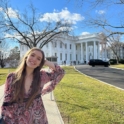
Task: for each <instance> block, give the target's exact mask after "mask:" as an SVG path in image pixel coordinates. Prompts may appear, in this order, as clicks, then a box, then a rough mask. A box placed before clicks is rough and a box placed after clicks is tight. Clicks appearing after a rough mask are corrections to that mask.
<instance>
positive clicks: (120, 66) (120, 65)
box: [110, 64, 124, 69]
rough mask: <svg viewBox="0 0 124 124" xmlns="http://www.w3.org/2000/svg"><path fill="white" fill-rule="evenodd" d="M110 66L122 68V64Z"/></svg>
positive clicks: (123, 65) (123, 67)
mask: <svg viewBox="0 0 124 124" xmlns="http://www.w3.org/2000/svg"><path fill="white" fill-rule="evenodd" d="M110 67H115V68H121V69H124V64H118V65H111V66H110Z"/></svg>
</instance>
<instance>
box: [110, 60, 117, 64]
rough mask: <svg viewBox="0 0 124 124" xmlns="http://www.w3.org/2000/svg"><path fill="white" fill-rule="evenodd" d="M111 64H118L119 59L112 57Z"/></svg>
mask: <svg viewBox="0 0 124 124" xmlns="http://www.w3.org/2000/svg"><path fill="white" fill-rule="evenodd" d="M109 62H110V64H111V65H114V64H117V60H116V59H110V60H109Z"/></svg>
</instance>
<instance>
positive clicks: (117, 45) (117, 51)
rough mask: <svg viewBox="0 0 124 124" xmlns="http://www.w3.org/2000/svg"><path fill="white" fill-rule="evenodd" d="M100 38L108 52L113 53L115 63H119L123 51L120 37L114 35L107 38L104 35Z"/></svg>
mask: <svg viewBox="0 0 124 124" xmlns="http://www.w3.org/2000/svg"><path fill="white" fill-rule="evenodd" d="M101 38H102V39H103V41H107V46H108V48H109V49H110V51H112V52H113V54H114V55H115V58H116V60H117V63H119V60H120V59H121V54H122V53H121V50H122V49H123V46H124V43H123V42H121V41H120V38H121V36H120V35H119V34H116V35H115V34H114V35H111V36H109V37H107V36H105V35H101Z"/></svg>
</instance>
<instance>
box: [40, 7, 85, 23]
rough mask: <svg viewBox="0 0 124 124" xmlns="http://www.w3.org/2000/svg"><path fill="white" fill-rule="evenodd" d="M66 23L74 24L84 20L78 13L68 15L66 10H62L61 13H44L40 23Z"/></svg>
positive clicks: (55, 11)
mask: <svg viewBox="0 0 124 124" xmlns="http://www.w3.org/2000/svg"><path fill="white" fill-rule="evenodd" d="M60 20H62V21H66V22H69V23H71V24H76V23H77V22H78V21H82V20H84V17H83V16H81V15H80V14H78V13H70V12H69V11H68V10H67V8H65V9H63V10H62V11H61V12H57V10H54V12H53V13H45V14H44V15H43V16H42V17H41V18H40V21H41V22H42V21H46V22H49V21H55V22H57V21H60Z"/></svg>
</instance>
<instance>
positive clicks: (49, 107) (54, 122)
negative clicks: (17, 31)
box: [0, 85, 64, 124]
mask: <svg viewBox="0 0 124 124" xmlns="http://www.w3.org/2000/svg"><path fill="white" fill-rule="evenodd" d="M3 92H4V85H2V86H0V106H1V104H2V102H3V98H2V96H3ZM1 98H2V99H1ZM42 99H43V103H44V106H45V109H46V113H47V118H48V122H49V124H64V122H63V120H62V118H61V115H60V112H59V110H58V107H57V104H56V102H55V100H54V96H53V93H49V94H46V95H44V96H43V97H42Z"/></svg>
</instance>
